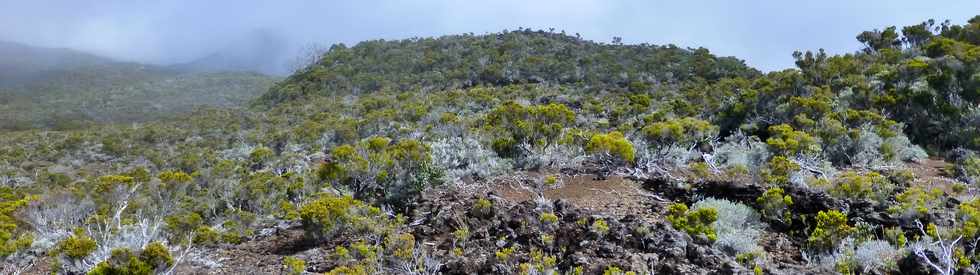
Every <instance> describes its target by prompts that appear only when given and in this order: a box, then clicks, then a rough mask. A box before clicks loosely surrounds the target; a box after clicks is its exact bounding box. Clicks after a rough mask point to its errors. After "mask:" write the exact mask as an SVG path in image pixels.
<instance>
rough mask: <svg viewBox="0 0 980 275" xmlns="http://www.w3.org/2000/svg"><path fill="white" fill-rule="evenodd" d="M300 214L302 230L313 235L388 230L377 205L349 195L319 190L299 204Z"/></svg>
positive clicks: (385, 217)
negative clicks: (323, 192) (313, 197)
mask: <svg viewBox="0 0 980 275" xmlns="http://www.w3.org/2000/svg"><path fill="white" fill-rule="evenodd" d="M300 218H301V219H302V222H303V225H304V227H305V228H306V232H307V233H309V234H310V236H312V237H315V238H317V239H323V238H328V237H330V236H333V234H334V233H335V232H337V231H341V230H351V231H352V232H353V233H359V232H364V233H374V234H377V233H381V232H387V231H388V230H391V228H390V227H389V226H391V225H390V224H389V223H390V222H391V221H389V219H388V217H387V216H386V215H384V213H382V212H381V209H379V208H377V207H374V206H369V205H367V204H365V203H364V202H361V201H359V200H356V199H354V198H353V197H350V196H336V195H332V194H322V195H320V196H319V198H317V199H315V200H313V201H311V202H309V203H307V204H305V205H303V207H302V208H300Z"/></svg>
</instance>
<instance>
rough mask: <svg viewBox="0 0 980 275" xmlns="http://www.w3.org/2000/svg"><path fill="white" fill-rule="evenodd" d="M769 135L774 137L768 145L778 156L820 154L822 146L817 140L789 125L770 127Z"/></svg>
mask: <svg viewBox="0 0 980 275" xmlns="http://www.w3.org/2000/svg"><path fill="white" fill-rule="evenodd" d="M769 133H770V134H771V135H772V136H771V137H770V138H769V139H766V144H769V147H770V148H772V150H773V152H775V153H777V154H782V155H786V156H793V155H797V154H813V153H818V152H820V144H819V143H818V142H817V139H816V138H814V137H813V136H810V134H807V133H806V132H803V131H797V130H794V129H793V126H790V125H789V124H780V125H774V126H770V127H769Z"/></svg>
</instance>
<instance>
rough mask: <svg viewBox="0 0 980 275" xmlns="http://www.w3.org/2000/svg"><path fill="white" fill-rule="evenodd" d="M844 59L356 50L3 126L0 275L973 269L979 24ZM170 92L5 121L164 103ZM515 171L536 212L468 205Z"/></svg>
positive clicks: (871, 44)
mask: <svg viewBox="0 0 980 275" xmlns="http://www.w3.org/2000/svg"><path fill="white" fill-rule="evenodd" d="M857 40H858V41H859V42H861V43H862V44H863V45H864V48H862V49H859V51H856V52H854V53H852V54H845V55H836V56H831V55H827V54H826V53H824V52H823V51H822V50H817V51H804V52H796V53H793V55H792V56H793V57H794V58H795V59H796V65H797V67H796V68H791V69H786V70H783V71H775V72H769V73H762V72H760V71H758V70H755V69H753V68H751V67H748V66H746V65H745V64H744V63H743V62H742V61H741V60H738V59H736V58H733V57H717V56H714V55H712V54H711V53H710V52H709V51H708V50H707V49H703V48H698V49H685V48H678V47H675V46H670V45H668V46H655V45H646V44H640V45H625V44H621V43H618V42H615V43H611V44H605V43H596V42H592V41H587V40H583V39H580V38H578V37H576V36H570V35H566V34H564V33H555V32H551V31H547V32H546V31H532V30H525V29H521V30H517V31H505V32H502V33H496V34H487V35H472V34H464V35H454V36H444V37H439V38H417V39H407V40H396V41H383V40H376V41H366V42H362V43H359V44H357V45H355V46H351V47H348V46H345V45H342V44H341V45H335V46H333V47H332V48H330V50H329V51H327V52H326V53H325V54H324V55H323V56H322V57H321V58H320V59H318V60H316V61H315V62H312V63H311V64H309V65H308V66H307V67H305V68H304V69H301V70H299V71H297V72H296V73H295V74H293V75H292V76H290V77H288V78H286V79H284V80H282V81H279V82H277V83H275V84H274V85H272V87H271V89H269V90H268V92H266V93H264V94H262V95H261V96H259V97H258V98H257V99H256V100H254V101H251V102H250V103H249V104H248V105H249V106H248V107H247V108H220V107H221V106H225V107H229V106H237V105H238V104H242V103H243V102H244V100H241V98H240V97H232V95H239V94H240V93H238V92H235V91H232V92H228V93H225V92H221V91H218V90H214V89H213V88H212V87H224V88H227V89H229V90H222V91H230V90H236V89H237V88H238V86H236V85H239V84H241V83H242V82H239V81H243V80H242V78H240V77H242V76H229V75H210V76H202V77H203V78H200V79H197V78H195V79H192V80H189V81H184V82H181V84H178V85H177V87H180V88H179V89H182V90H183V89H188V90H194V91H198V90H200V91H201V92H200V93H201V94H202V97H197V98H195V99H191V100H193V101H194V102H195V103H199V102H227V103H228V104H227V105H225V104H216V105H211V106H217V107H210V108H193V109H192V108H188V109H185V110H181V111H179V112H169V113H168V115H172V116H173V117H169V118H167V119H153V118H154V117H153V116H148V117H147V118H148V119H141V120H135V121H141V123H92V124H87V125H85V126H84V127H66V129H58V130H43V129H33V127H34V126H23V127H22V126H17V127H13V128H11V129H17V130H8V131H4V132H3V133H2V134H0V185H2V187H0V256H2V257H3V264H4V270H3V272H2V273H14V272H15V271H18V270H43V271H48V272H55V273H68V274H82V273H89V274H156V273H173V272H177V271H175V270H177V268H179V266H180V265H192V266H193V265H197V266H201V265H204V263H202V262H203V261H206V260H204V258H206V257H200V255H201V254H194V253H195V251H214V250H209V249H223V248H228V247H235V246H240V245H244V244H246V243H248V242H250V241H254V240H258V239H262V238H267V237H269V236H273V235H275V234H277V233H276V232H278V231H279V230H280V229H290V228H301V229H300V230H302V231H303V232H304V234H303V237H302V239H301V240H300V241H298V243H300V244H299V245H297V246H299V247H306V248H309V247H318V249H319V250H318V251H320V252H322V253H321V254H315V255H316V256H315V257H314V256H310V254H296V255H293V254H285V255H290V256H288V257H281V258H280V259H279V261H278V262H276V263H275V264H276V265H277V266H282V269H281V270H280V271H279V272H282V273H289V274H303V273H304V272H320V273H323V272H326V273H328V274H374V273H393V274H437V273H452V274H456V273H499V274H515V273H520V274H583V273H584V274H598V273H602V274H646V273H654V272H655V273H676V272H709V271H715V272H726V271H727V272H745V273H749V272H753V273H757V274H758V273H779V272H783V273H786V272H794V271H796V272H805V273H912V272H926V273H929V272H932V273H940V274H953V273H956V272H966V271H969V272H975V270H977V269H978V268H980V265H977V262H978V261H980V256H978V255H980V253H978V252H980V251H977V247H976V244H977V240H980V239H978V236H980V233H978V232H980V199H978V198H976V196H977V192H978V189H977V188H976V184H977V182H978V180H980V155H978V154H977V152H976V150H980V17H974V18H973V19H972V20H970V21H969V22H967V23H964V24H962V25H957V24H952V23H949V22H943V23H937V22H934V21H932V20H930V21H927V22H924V23H922V24H919V25H913V26H906V27H901V28H896V27H887V28H884V29H881V30H874V31H867V32H863V33H860V34H858V36H857ZM787 54H788V53H787ZM244 77H245V80H244V81H254V80H256V79H251V78H262V77H260V76H244ZM259 80H260V81H267V80H261V79H259ZM161 81H162V82H161ZM168 81H169V80H160V81H151V82H143V83H141V84H137V85H135V86H128V85H127V86H125V87H121V88H119V89H117V90H113V92H112V93H114V94H116V92H118V97H116V96H112V97H111V98H113V99H114V100H118V101H111V102H89V101H87V100H86V99H84V98H82V99H77V100H76V99H66V100H67V101H70V102H71V103H64V104H61V103H58V104H54V103H52V105H45V104H39V105H30V107H26V108H29V109H26V110H29V111H31V112H46V111H47V110H49V109H58V108H60V107H66V106H72V107H66V108H69V109H68V110H52V111H51V112H52V113H55V114H60V113H61V112H62V111H79V110H80V111H86V110H88V111H93V110H98V112H101V113H103V114H105V113H111V112H114V111H113V110H119V112H123V113H127V112H129V111H125V110H130V109H129V108H136V107H140V108H154V107H152V106H154V104H160V105H159V106H162V107H160V108H169V107H167V106H171V105H169V103H166V101H161V100H164V99H172V98H176V97H168V94H167V92H163V91H166V90H169V88H166V89H164V88H160V89H157V88H158V87H161V85H168V84H167V83H169V82H168ZM211 82H218V83H211ZM69 83H74V82H69ZM202 83H203V84H202ZM242 85H244V84H242ZM249 85H251V84H249ZM161 90H163V91H161ZM236 91H237V90H236ZM203 94H207V96H203ZM246 94H247V93H246ZM78 95H79V96H82V97H84V94H78ZM242 96H247V95H242ZM59 97H60V94H59ZM202 98H206V99H202ZM175 100H177V99H175ZM181 100H188V99H181ZM0 102H3V101H0ZM8 102H10V101H8ZM93 104H94V105H93ZM178 105H180V106H185V107H186V106H190V105H194V104H193V103H189V104H178ZM3 106H4V107H0V111H2V112H8V111H9V112H12V113H23V112H24V110H25V109H18V108H19V107H18V105H16V104H14V105H3ZM55 106H59V107H55ZM93 112H94V111H93ZM69 113H71V112H69ZM28 121H31V120H30V119H28ZM97 121H99V122H113V121H114V120H112V119H106V120H105V121H101V120H98V119H97ZM125 121H126V122H132V121H134V120H125ZM0 123H4V124H5V125H7V123H14V124H17V125H20V124H19V123H23V122H22V121H20V120H18V119H17V118H16V117H13V118H12V119H10V120H8V119H4V120H3V121H0ZM34 124H38V123H34V122H30V123H28V125H34ZM41 124H43V123H41ZM56 128H57V127H56ZM929 158H932V160H930V159H929ZM930 161H932V162H941V163H943V164H944V166H943V167H938V168H936V169H935V170H936V173H934V174H930V173H923V172H922V170H923V169H924V168H923V167H924V166H925V165H924V163H927V162H930ZM943 161H945V162H943ZM516 174H521V175H531V176H530V177H531V178H532V179H531V180H526V181H525V183H524V184H525V185H526V186H525V187H526V188H527V189H529V190H534V192H535V194H537V195H539V197H536V198H535V199H533V200H532V201H531V202H524V203H523V204H522V203H520V202H508V201H507V200H505V199H503V198H501V197H500V196H499V194H494V193H491V194H487V193H486V192H484V193H478V192H472V190H473V189H474V188H475V186H490V188H489V189H494V187H493V185H494V184H499V181H496V180H498V179H501V178H509V177H512V176H514V175H516ZM573 174H595V175H596V176H597V178H599V179H602V178H607V177H610V176H620V177H625V178H628V179H630V180H632V181H635V182H639V183H642V186H643V187H644V188H645V189H646V190H645V191H644V192H649V193H651V194H649V195H647V196H648V197H649V198H650V200H651V202H650V203H652V205H655V207H650V209H648V211H649V212H650V213H652V214H653V215H654V216H655V217H657V218H659V220H658V221H648V220H644V221H641V220H638V219H639V218H636V217H631V218H629V217H615V216H613V215H610V214H608V213H602V212H601V211H600V212H585V211H584V210H581V209H575V208H574V207H573V206H569V205H568V204H567V203H565V202H563V201H551V200H549V199H547V198H544V196H543V195H542V194H543V192H544V191H543V190H548V189H549V188H556V187H555V186H559V185H562V184H564V183H563V182H562V181H561V179H564V178H565V177H562V175H573ZM539 175H540V176H539ZM725 188H728V189H725ZM718 190H736V191H739V192H724V191H718ZM601 191H602V190H599V191H597V192H601ZM454 194H456V195H457V196H456V197H454ZM459 194H462V195H459ZM660 200H662V201H660ZM658 201H660V202H658ZM636 203H638V204H639V203H641V202H636ZM446 213H450V214H446ZM634 214H637V215H639V214H642V213H634ZM648 214H649V213H648ZM448 217H452V219H449V218H448ZM772 240H779V241H781V242H782V243H778V244H773V243H774V242H778V241H772ZM583 242H584V243H583ZM655 244H656V245H655ZM777 247H790V250H794V249H793V248H796V249H795V251H793V252H792V253H794V254H791V255H787V254H786V253H778V252H779V251H783V250H779V251H776V249H775V248H777ZM296 251H300V250H298V249H297V250H296ZM296 251H292V252H296ZM800 251H802V253H800ZM189 255H198V256H195V257H192V256H189ZM651 255H653V256H651ZM692 255H693V256H692ZM702 255H707V256H702ZM634 256H635V257H634ZM192 258H199V259H192ZM636 259H641V260H636ZM706 259H707V260H706ZM195 261H196V262H195ZM637 262H641V263H643V264H637ZM706 263H708V264H706ZM178 273H179V272H178Z"/></svg>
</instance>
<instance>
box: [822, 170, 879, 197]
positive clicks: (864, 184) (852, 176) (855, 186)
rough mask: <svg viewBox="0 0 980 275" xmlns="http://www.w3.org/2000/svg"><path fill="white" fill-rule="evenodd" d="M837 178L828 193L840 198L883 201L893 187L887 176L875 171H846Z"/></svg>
mask: <svg viewBox="0 0 980 275" xmlns="http://www.w3.org/2000/svg"><path fill="white" fill-rule="evenodd" d="M839 179H840V180H838V182H837V184H835V185H834V186H833V188H831V189H830V194H832V195H834V196H836V197H840V198H848V199H874V200H878V201H883V200H885V198H886V196H889V195H890V194H891V192H892V190H894V189H895V186H894V185H893V184H892V183H891V182H890V181H888V179H887V178H885V177H884V176H882V175H881V174H878V173H877V172H867V173H864V174H859V173H857V172H854V171H847V172H844V173H843V174H842V175H840V176H839Z"/></svg>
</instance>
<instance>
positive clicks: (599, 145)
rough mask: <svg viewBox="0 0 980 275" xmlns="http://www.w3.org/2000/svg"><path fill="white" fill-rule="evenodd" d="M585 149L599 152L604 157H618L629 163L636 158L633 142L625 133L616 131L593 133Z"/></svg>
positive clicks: (593, 152)
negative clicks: (627, 138)
mask: <svg viewBox="0 0 980 275" xmlns="http://www.w3.org/2000/svg"><path fill="white" fill-rule="evenodd" d="M585 151H587V152H589V153H592V154H597V155H599V156H600V158H602V159H611V158H616V159H619V160H622V161H625V162H628V163H632V162H633V160H634V158H635V156H634V155H635V151H634V150H633V144H632V143H630V141H629V140H626V137H624V136H623V133H620V132H615V131H614V132H610V133H608V134H596V135H593V136H592V138H591V139H589V143H588V144H586V145H585Z"/></svg>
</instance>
